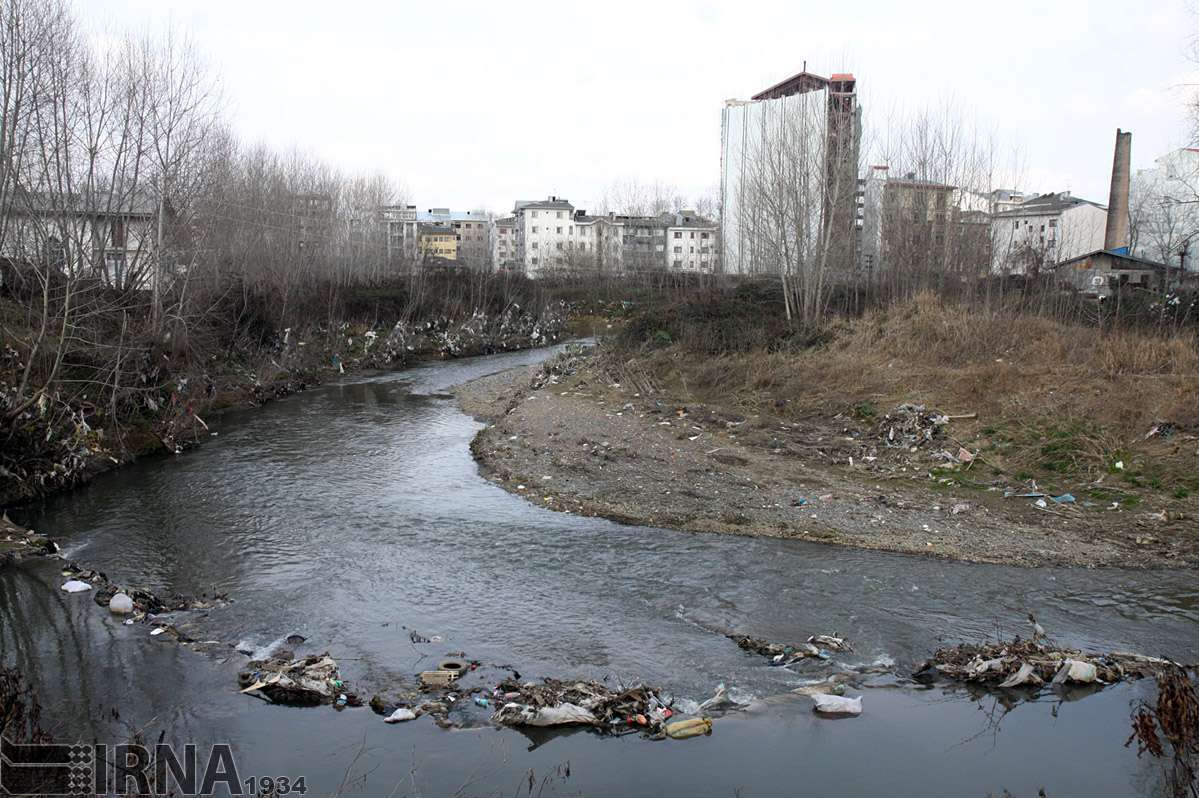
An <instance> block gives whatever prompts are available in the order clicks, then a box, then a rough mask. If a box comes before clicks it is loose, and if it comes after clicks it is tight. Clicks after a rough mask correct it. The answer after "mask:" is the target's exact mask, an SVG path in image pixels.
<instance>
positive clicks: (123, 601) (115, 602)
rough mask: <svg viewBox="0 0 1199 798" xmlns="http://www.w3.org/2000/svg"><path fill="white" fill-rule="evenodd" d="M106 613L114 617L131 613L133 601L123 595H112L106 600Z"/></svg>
mask: <svg viewBox="0 0 1199 798" xmlns="http://www.w3.org/2000/svg"><path fill="white" fill-rule="evenodd" d="M108 611H109V612H111V613H113V614H114V615H128V614H129V613H131V612H133V599H131V598H129V596H127V595H126V594H124V593H114V594H113V597H112V598H110V599H109V600H108Z"/></svg>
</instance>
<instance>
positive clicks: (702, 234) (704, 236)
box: [699, 233, 708, 238]
mask: <svg viewBox="0 0 1199 798" xmlns="http://www.w3.org/2000/svg"><path fill="white" fill-rule="evenodd" d="M699 237H700V238H707V237H708V234H707V233H700V234H699Z"/></svg>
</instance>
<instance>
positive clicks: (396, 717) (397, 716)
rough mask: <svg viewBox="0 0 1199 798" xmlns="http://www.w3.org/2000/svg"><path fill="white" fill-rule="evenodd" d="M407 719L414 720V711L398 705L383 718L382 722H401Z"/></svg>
mask: <svg viewBox="0 0 1199 798" xmlns="http://www.w3.org/2000/svg"><path fill="white" fill-rule="evenodd" d="M407 720H416V713H415V712H413V711H412V710H411V709H408V708H407V707H400V708H399V709H397V710H396V711H395V712H392V713H391V714H390V715H388V716H387V717H385V718H384V719H383V722H384V723H403V722H404V721H407Z"/></svg>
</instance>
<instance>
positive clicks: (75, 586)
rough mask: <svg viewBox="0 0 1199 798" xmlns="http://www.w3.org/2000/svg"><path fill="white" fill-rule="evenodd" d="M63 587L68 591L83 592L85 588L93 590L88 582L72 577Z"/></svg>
mask: <svg viewBox="0 0 1199 798" xmlns="http://www.w3.org/2000/svg"><path fill="white" fill-rule="evenodd" d="M62 589H63V590H65V591H67V592H68V593H82V592H83V591H85V590H91V589H92V586H91V585H89V584H88V583H87V582H80V581H79V580H78V579H71V580H69V581H67V582H65V583H64V584H63V586H62Z"/></svg>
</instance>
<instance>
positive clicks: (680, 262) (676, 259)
mask: <svg viewBox="0 0 1199 798" xmlns="http://www.w3.org/2000/svg"><path fill="white" fill-rule="evenodd" d="M674 265H675V266H676V267H678V266H682V265H683V262H682V261H681V260H679V259H678V258H675V259H674Z"/></svg>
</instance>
